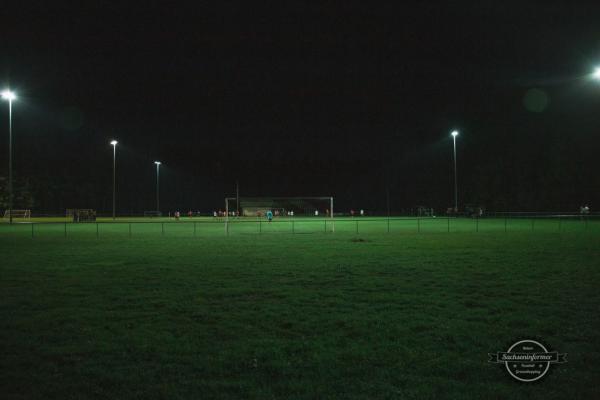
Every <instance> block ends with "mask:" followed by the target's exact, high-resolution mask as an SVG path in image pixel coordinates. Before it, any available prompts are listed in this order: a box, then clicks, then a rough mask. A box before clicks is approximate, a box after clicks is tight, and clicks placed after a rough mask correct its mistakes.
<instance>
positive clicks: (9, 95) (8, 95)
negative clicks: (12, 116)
mask: <svg viewBox="0 0 600 400" xmlns="http://www.w3.org/2000/svg"><path fill="white" fill-rule="evenodd" d="M2 98H3V99H4V100H8V101H13V100H15V99H16V98H17V95H16V94H15V92H13V91H11V90H9V89H6V90H3V91H2Z"/></svg>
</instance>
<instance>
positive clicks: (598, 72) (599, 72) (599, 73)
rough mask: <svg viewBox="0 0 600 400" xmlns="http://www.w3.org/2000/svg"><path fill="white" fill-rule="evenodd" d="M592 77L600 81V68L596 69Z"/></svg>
mask: <svg viewBox="0 0 600 400" xmlns="http://www.w3.org/2000/svg"><path fill="white" fill-rule="evenodd" d="M592 76H593V77H594V79H597V80H599V81H600V67H596V69H595V70H594V73H593V74H592Z"/></svg>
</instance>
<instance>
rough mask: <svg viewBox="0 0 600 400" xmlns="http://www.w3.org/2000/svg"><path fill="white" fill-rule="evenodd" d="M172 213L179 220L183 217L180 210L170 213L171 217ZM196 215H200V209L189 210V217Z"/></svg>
mask: <svg viewBox="0 0 600 400" xmlns="http://www.w3.org/2000/svg"><path fill="white" fill-rule="evenodd" d="M171 215H173V218H175V219H176V220H179V218H181V212H179V211H175V212H174V213H173V214H171V213H169V217H170V216H171ZM194 215H196V216H200V211H196V212H195V213H194V212H193V211H192V210H190V211H188V212H187V216H188V217H189V218H192V217H193V216H194Z"/></svg>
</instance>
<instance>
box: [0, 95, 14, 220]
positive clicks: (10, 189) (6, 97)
mask: <svg viewBox="0 0 600 400" xmlns="http://www.w3.org/2000/svg"><path fill="white" fill-rule="evenodd" d="M1 95H2V99H3V100H6V101H8V221H9V223H10V224H12V222H13V213H12V207H13V181H12V175H13V172H12V102H13V100H16V99H17V95H16V94H15V92H13V91H11V90H10V89H5V90H3V91H2V93H1Z"/></svg>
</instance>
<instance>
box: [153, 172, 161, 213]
mask: <svg viewBox="0 0 600 400" xmlns="http://www.w3.org/2000/svg"><path fill="white" fill-rule="evenodd" d="M154 164H156V211H157V213H160V197H159V193H160V192H159V187H160V186H159V182H160V181H159V179H158V177H159V174H160V164H161V162H160V161H154Z"/></svg>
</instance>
